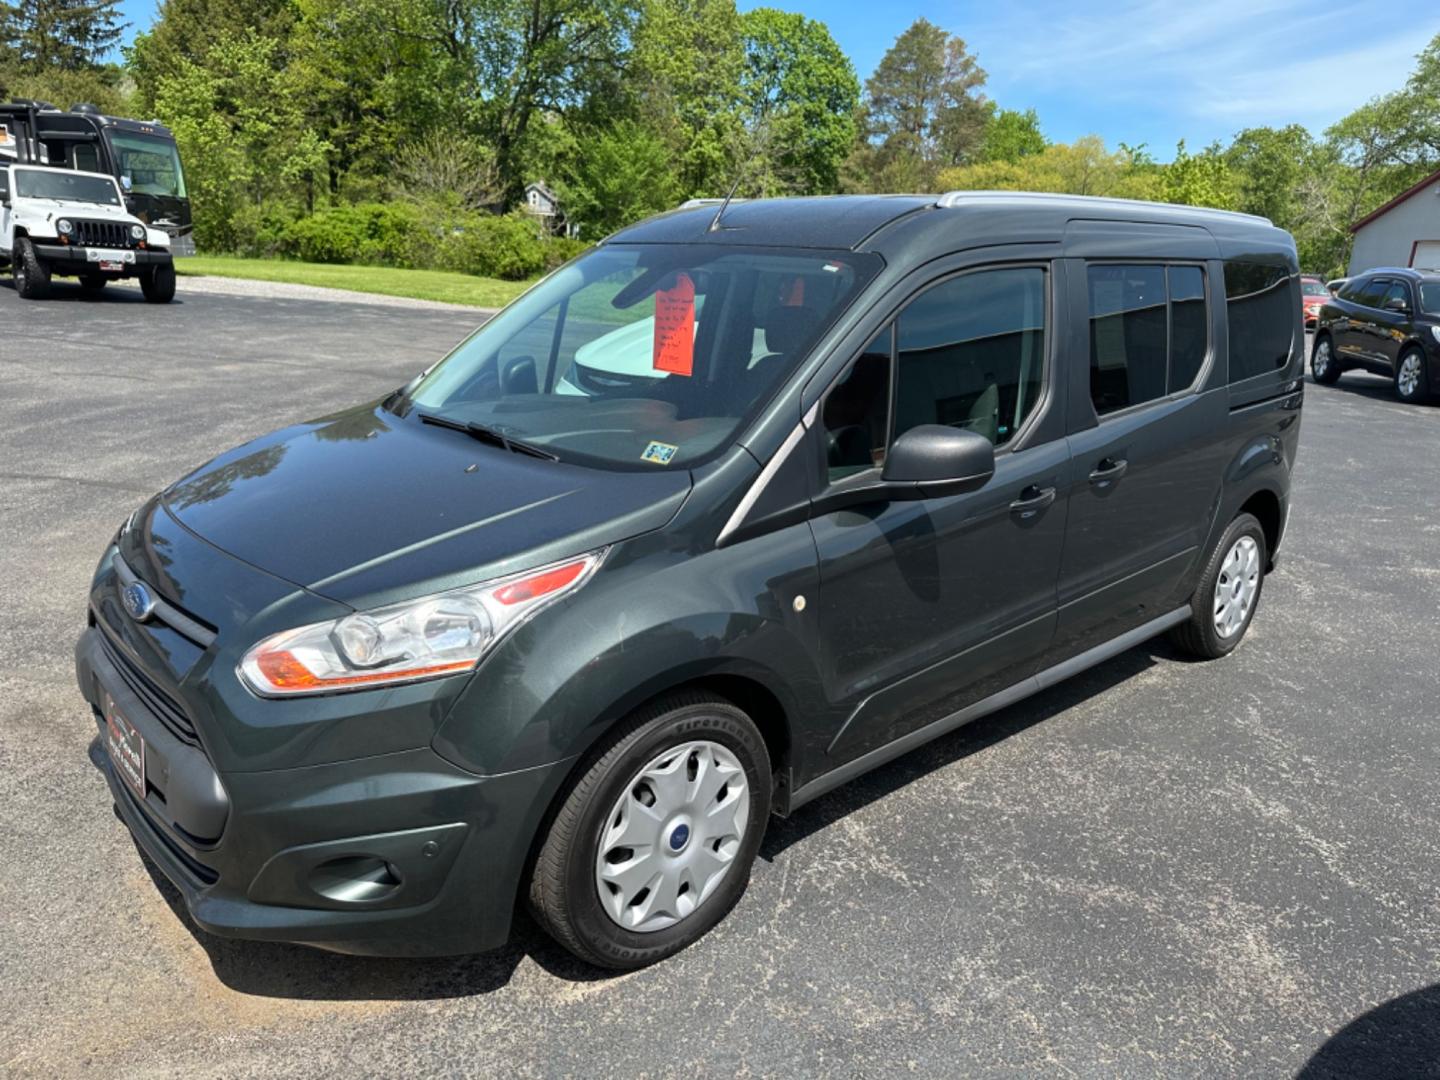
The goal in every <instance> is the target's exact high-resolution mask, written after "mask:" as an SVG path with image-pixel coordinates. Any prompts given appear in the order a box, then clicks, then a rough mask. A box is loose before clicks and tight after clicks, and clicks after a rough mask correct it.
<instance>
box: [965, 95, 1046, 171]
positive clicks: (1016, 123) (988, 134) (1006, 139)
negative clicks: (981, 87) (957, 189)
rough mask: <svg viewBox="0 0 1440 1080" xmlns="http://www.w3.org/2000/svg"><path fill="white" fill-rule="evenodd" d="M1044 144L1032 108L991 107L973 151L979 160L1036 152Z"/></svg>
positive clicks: (1017, 157) (1009, 158)
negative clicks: (992, 109) (992, 110)
mask: <svg viewBox="0 0 1440 1080" xmlns="http://www.w3.org/2000/svg"><path fill="white" fill-rule="evenodd" d="M1047 145H1048V144H1047V143H1046V141H1045V136H1044V135H1043V134H1041V132H1040V116H1039V114H1038V113H1036V112H1035V110H1034V109H1026V110H1025V111H1024V112H1020V111H1019V110H1017V109H995V111H994V112H992V113H991V115H990V118H989V119H988V120H987V121H986V122H985V131H984V134H983V135H982V136H981V139H980V148H979V150H978V152H977V154H976V158H977V160H979V161H1008V162H1011V163H1012V164H1013V163H1014V162H1017V161H1019V160H1020V159H1021V158H1023V157H1028V156H1029V155H1031V154H1038V153H1040V151H1042V150H1044V149H1045V147H1046V146H1047Z"/></svg>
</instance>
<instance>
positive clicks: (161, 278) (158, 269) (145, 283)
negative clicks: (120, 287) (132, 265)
mask: <svg viewBox="0 0 1440 1080" xmlns="http://www.w3.org/2000/svg"><path fill="white" fill-rule="evenodd" d="M140 291H141V292H142V293H144V294H145V299H146V300H148V301H150V303H152V304H168V303H169V302H170V301H171V300H174V299H175V267H174V265H173V264H172V263H161V264H160V265H159V266H152V267H150V268H149V269H148V270H146V271H144V272H143V273H142V274H141V275H140Z"/></svg>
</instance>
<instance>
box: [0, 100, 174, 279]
mask: <svg viewBox="0 0 1440 1080" xmlns="http://www.w3.org/2000/svg"><path fill="white" fill-rule="evenodd" d="M7 161H9V162H25V163H29V164H37V165H50V166H52V167H59V168H67V169H79V170H82V171H84V172H100V173H109V174H110V175H111V176H113V177H115V179H116V180H118V181H119V182H120V189H121V191H123V192H124V193H125V207H126V209H127V210H129V211H130V213H132V214H134V215H135V216H136V217H137V218H139V219H140V220H141V221H143V222H145V223H146V224H148V225H151V226H154V227H155V228H157V229H164V230H165V231H166V232H167V233H169V234H170V238H171V239H170V244H171V247H170V250H171V251H172V252H173V253H174V254H176V255H193V254H194V253H195V241H194V239H193V237H192V235H191V221H190V198H189V195H188V194H187V193H186V190H185V173H184V171H183V170H182V169H181V167H180V153H179V151H178V150H177V149H176V148H175V137H174V136H173V135H171V134H170V131H169V129H167V128H166V127H165V126H164V125H162V124H161V123H160V122H159V121H156V120H150V121H140V120H124V119H121V118H119V117H115V116H105V115H103V114H102V113H101V112H100V110H99V109H97V108H96V107H95V106H94V105H76V106H75V107H74V108H73V109H71V110H70V111H69V112H62V111H61V110H60V109H58V108H56V107H55V106H53V105H50V104H48V103H46V102H43V101H23V100H21V101H12V102H9V103H5V104H0V164H3V163H5V162H7Z"/></svg>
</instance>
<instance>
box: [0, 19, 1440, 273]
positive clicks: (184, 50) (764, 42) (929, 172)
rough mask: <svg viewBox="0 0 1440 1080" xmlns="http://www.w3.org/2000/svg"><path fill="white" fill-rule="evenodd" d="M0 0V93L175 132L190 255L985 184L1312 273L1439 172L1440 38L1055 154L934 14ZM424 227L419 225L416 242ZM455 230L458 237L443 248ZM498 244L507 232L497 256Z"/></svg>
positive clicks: (488, 249) (593, 228) (479, 238)
mask: <svg viewBox="0 0 1440 1080" xmlns="http://www.w3.org/2000/svg"><path fill="white" fill-rule="evenodd" d="M117 3H118V0H18V3H14V4H11V3H8V2H7V0H0V95H6V96H25V97H36V98H42V99H45V100H50V101H55V102H56V103H58V104H61V105H62V106H66V105H69V104H72V103H75V102H78V101H91V102H94V103H95V104H97V105H100V106H101V107H102V108H103V109H105V110H106V111H111V112H115V113H119V114H121V115H131V116H141V117H146V118H149V117H152V116H153V117H156V118H158V119H159V120H160V121H162V122H163V123H165V124H167V125H168V126H169V127H171V128H172V129H173V130H174V131H175V133H176V137H177V140H178V141H179V143H180V148H181V153H182V156H183V158H184V160H185V165H186V171H187V176H188V179H189V184H190V193H191V197H192V201H193V204H194V212H195V219H196V231H197V240H198V242H199V244H200V246H201V247H202V249H206V250H212V251H215V250H229V251H238V252H244V253H258V254H275V253H283V254H292V255H297V256H305V257H311V258H333V259H346V258H361V259H371V260H376V261H387V262H388V261H399V262H400V263H401V264H402V265H446V266H453V267H454V268H457V269H466V270H470V271H471V272H501V271H500V270H499V269H497V265H498V263H497V258H498V257H492V256H491V253H492V252H493V251H495V250H498V249H502V248H503V249H506V250H507V251H508V252H509V255H507V256H506V261H505V266H504V272H505V273H507V274H509V275H518V274H526V273H531V272H534V271H535V270H537V269H541V268H543V265H544V264H547V263H548V262H553V260H554V259H555V258H557V257H560V256H561V255H563V254H565V253H566V252H567V251H568V250H569V249H568V248H564V246H563V245H561V248H562V250H561V251H560V252H558V253H555V252H551V253H549V254H537V253H536V251H535V250H529V249H526V248H525V245H526V233H527V230H529V231H532V232H533V228H534V226H533V223H532V222H530V221H528V220H526V219H523V218H522V217H520V216H518V215H517V214H516V213H515V211H516V210H517V208H518V206H519V204H520V203H521V201H522V199H523V193H524V189H525V186H526V184H527V183H529V182H531V181H535V180H542V181H544V182H545V183H546V184H548V185H549V187H550V188H552V189H553V190H554V191H555V192H557V193H558V195H559V197H560V200H561V204H562V207H563V210H564V213H565V215H566V217H567V218H568V220H569V221H570V222H572V223H573V224H575V225H576V226H577V227H578V229H579V231H580V235H581V237H582V238H583V239H586V240H591V241H593V240H595V239H598V238H600V237H601V236H604V235H605V234H607V233H609V232H610V231H612V230H614V229H616V228H619V227H620V226H622V225H625V224H627V223H629V222H632V221H635V220H637V219H639V218H642V217H645V216H647V215H649V214H652V213H655V212H657V211H661V210H665V209H668V208H671V207H673V206H675V205H676V204H677V203H679V202H680V201H682V200H684V199H686V198H691V197H696V196H711V197H713V196H720V195H724V194H725V193H726V192H727V191H729V190H730V189H731V187H732V186H735V187H736V190H737V193H738V194H740V195H744V196H751V197H754V196H762V195H800V194H823V193H832V192H870V191H936V190H947V189H952V188H974V189H978V188H1002V189H1015V190H1034V191H1061V192H1069V193H1075V194H1094V195H1117V196H1126V197H1133V198H1142V199H1159V200H1164V201H1170V202H1180V203H1187V204H1192V205H1206V206H1216V207H1222V208H1227V209H1236V210H1244V211H1249V212H1252V213H1259V214H1263V215H1265V216H1267V217H1269V218H1271V219H1272V220H1273V221H1275V222H1276V224H1278V225H1280V226H1282V227H1283V228H1286V229H1289V230H1290V231H1291V232H1292V233H1293V234H1294V235H1295V237H1296V240H1297V243H1298V244H1299V247H1300V252H1301V261H1302V264H1303V265H1305V266H1306V267H1307V269H1312V270H1315V271H1317V272H1321V273H1331V272H1337V271H1339V270H1340V269H1342V268H1343V265H1344V262H1345V260H1346V258H1347V256H1348V249H1349V232H1348V225H1349V224H1350V223H1351V222H1352V221H1354V220H1356V219H1357V218H1359V217H1361V216H1363V214H1365V213H1367V212H1368V211H1369V210H1371V209H1373V208H1374V207H1375V206H1378V205H1380V204H1381V203H1383V202H1384V201H1386V200H1387V199H1389V198H1390V197H1392V196H1393V195H1395V194H1397V193H1398V192H1400V191H1402V190H1404V188H1405V187H1407V186H1409V185H1410V184H1412V183H1414V182H1415V181H1416V180H1418V179H1419V178H1420V177H1422V176H1423V175H1425V174H1426V173H1427V172H1429V171H1431V170H1433V169H1435V168H1436V167H1437V166H1440V36H1437V37H1436V39H1435V40H1434V41H1432V42H1431V43H1430V45H1429V46H1428V47H1427V48H1426V49H1425V51H1424V52H1422V53H1421V54H1420V56H1419V57H1418V58H1417V63H1416V67H1415V69H1414V70H1413V72H1412V73H1411V74H1410V76H1409V79H1408V81H1407V82H1406V84H1405V85H1404V86H1403V87H1402V88H1401V89H1399V90H1397V91H1395V92H1394V93H1391V94H1388V95H1385V96H1383V97H1380V98H1377V99H1375V100H1373V101H1371V102H1369V103H1367V104H1365V105H1363V106H1361V107H1360V108H1358V109H1356V110H1355V111H1354V112H1353V113H1351V114H1350V115H1348V116H1346V117H1345V118H1343V119H1342V120H1340V121H1339V122H1337V123H1336V124H1334V125H1333V126H1332V127H1330V128H1329V129H1328V130H1326V131H1325V132H1324V133H1323V135H1321V136H1319V137H1316V136H1313V135H1311V134H1310V133H1309V132H1308V131H1307V130H1306V129H1304V128H1303V127H1301V126H1300V125H1298V124H1292V125H1289V126H1286V127H1278V128H1277V127H1256V128H1248V129H1246V130H1244V131H1241V132H1239V133H1237V134H1236V135H1235V137H1234V138H1233V139H1232V140H1231V141H1230V142H1229V144H1228V145H1226V144H1220V143H1215V144H1212V145H1210V146H1207V147H1205V148H1203V149H1201V150H1199V151H1198V152H1192V151H1191V150H1189V149H1188V148H1187V147H1186V145H1185V144H1184V143H1183V142H1181V143H1180V144H1179V145H1178V146H1177V147H1176V149H1175V153H1174V155H1173V159H1172V160H1171V161H1168V162H1161V161H1160V160H1158V158H1157V156H1156V154H1155V152H1153V151H1152V150H1151V149H1150V148H1148V147H1145V146H1143V145H1142V146H1131V145H1126V144H1123V143H1122V144H1121V145H1120V146H1118V147H1117V148H1114V149H1111V148H1109V147H1107V146H1105V144H1104V143H1103V142H1102V141H1101V140H1100V139H1099V138H1097V137H1094V136H1089V137H1085V138H1081V139H1077V140H1076V141H1074V142H1072V143H1055V142H1051V141H1049V140H1047V139H1046V138H1045V136H1044V134H1043V128H1042V123H1041V119H1040V117H1039V116H1038V115H1037V114H1036V113H1035V111H1034V110H1033V109H1022V108H1007V107H1003V106H1002V105H1001V104H999V103H997V102H995V101H994V100H992V99H990V98H989V97H987V96H986V93H985V89H986V81H987V76H986V72H985V70H984V69H983V67H982V66H981V64H980V58H978V57H977V56H975V55H974V54H973V53H972V52H971V51H970V50H969V49H968V47H967V46H966V44H965V42H964V40H963V39H962V38H960V37H958V36H956V35H953V34H950V33H948V32H947V31H946V30H944V29H942V28H940V27H938V26H936V25H934V24H932V23H930V22H928V21H927V20H925V19H918V20H916V21H915V22H914V23H913V24H912V25H911V26H910V27H909V28H908V29H906V30H905V31H904V33H902V34H901V35H900V36H899V37H898V38H897V39H896V41H895V43H894V45H893V46H892V47H891V48H890V50H889V51H888V52H887V53H886V54H885V56H884V57H883V58H882V59H881V61H880V63H879V64H878V65H877V67H876V69H875V70H874V72H872V73H871V74H870V75H869V77H868V78H867V79H866V80H865V81H864V83H863V84H862V83H861V81H860V79H859V78H858V76H857V74H856V72H855V69H854V65H853V64H852V63H851V61H850V59H849V58H848V57H847V56H846V55H845V53H844V51H843V50H842V49H841V48H840V47H839V46H838V45H837V44H836V42H835V40H834V39H833V38H832V37H831V35H830V32H829V30H828V29H827V27H826V26H825V25H824V23H822V22H819V21H817V20H815V19H811V18H808V17H806V16H804V15H800V14H796V13H793V12H787V11H782V10H779V9H775V8H758V9H755V10H752V11H749V12H744V13H741V12H739V11H737V9H736V6H735V2H734V0H163V2H162V4H161V7H160V11H159V15H158V18H157V19H156V21H155V23H154V25H152V26H151V27H150V28H148V29H147V30H145V31H143V32H142V33H140V34H138V35H137V36H136V37H135V39H134V41H133V43H132V44H131V45H129V46H128V47H126V48H125V49H124V50H123V52H122V54H121V58H120V59H119V60H118V61H117V60H114V59H111V57H113V55H114V50H115V47H116V45H117V43H118V42H119V41H120V39H121V38H122V35H123V33H124V30H125V26H124V24H123V22H122V20H121V17H120V15H119V13H118V8H117ZM420 234H423V235H420ZM456 238H460V239H456ZM507 245H508V247H507Z"/></svg>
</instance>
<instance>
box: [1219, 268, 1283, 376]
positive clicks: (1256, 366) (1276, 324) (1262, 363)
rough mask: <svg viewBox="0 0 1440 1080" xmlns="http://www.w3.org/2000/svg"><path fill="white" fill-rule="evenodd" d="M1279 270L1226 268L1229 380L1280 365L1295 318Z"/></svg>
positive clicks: (1281, 269)
mask: <svg viewBox="0 0 1440 1080" xmlns="http://www.w3.org/2000/svg"><path fill="white" fill-rule="evenodd" d="M1299 304H1300V302H1299V299H1298V298H1297V297H1295V296H1293V295H1292V292H1291V287H1290V275H1289V273H1288V272H1287V271H1286V270H1285V268H1284V267H1283V266H1266V265H1264V264H1261V263H1248V262H1227V263H1226V264H1225V315H1226V319H1227V321H1228V323H1229V326H1230V381H1231V382H1232V383H1234V382H1239V381H1240V380H1242V379H1249V378H1251V377H1253V376H1255V375H1264V374H1266V373H1268V372H1274V371H1276V370H1277V369H1279V368H1282V367H1284V366H1285V365H1286V364H1287V363H1288V362H1289V360H1290V348H1291V345H1292V344H1293V340H1294V334H1295V319H1296V316H1297V315H1298V314H1299Z"/></svg>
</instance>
